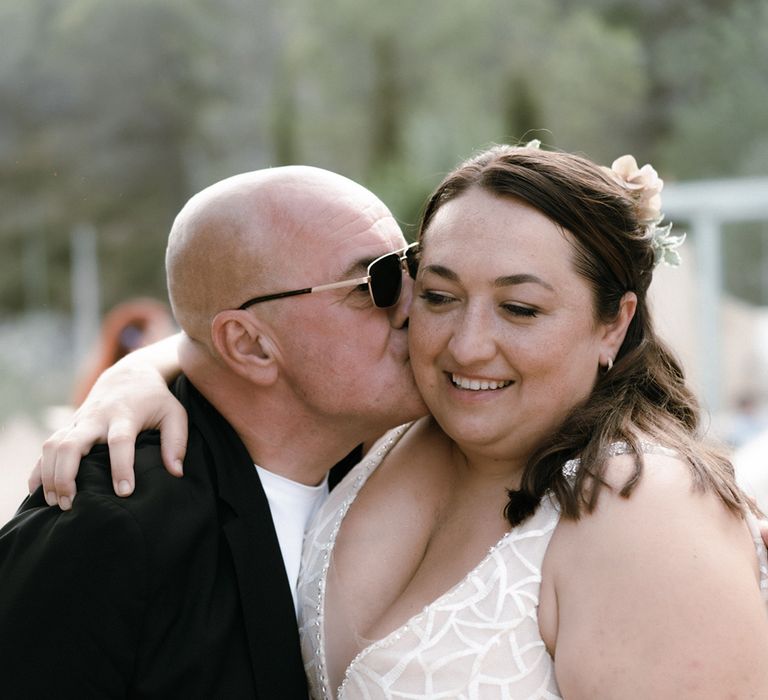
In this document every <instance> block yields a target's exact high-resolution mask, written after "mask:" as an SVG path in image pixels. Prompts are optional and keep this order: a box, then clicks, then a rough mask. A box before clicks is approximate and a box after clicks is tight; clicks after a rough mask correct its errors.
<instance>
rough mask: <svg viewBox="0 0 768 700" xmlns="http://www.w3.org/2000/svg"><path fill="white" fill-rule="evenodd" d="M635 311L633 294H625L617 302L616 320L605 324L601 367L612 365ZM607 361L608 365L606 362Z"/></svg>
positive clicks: (601, 347)
mask: <svg viewBox="0 0 768 700" xmlns="http://www.w3.org/2000/svg"><path fill="white" fill-rule="evenodd" d="M636 309H637V295H636V294H635V293H634V292H625V293H624V296H623V297H621V301H620V302H619V312H618V313H617V314H616V318H615V319H614V320H613V321H611V322H610V323H607V324H605V333H604V335H603V338H602V342H601V344H600V364H601V365H603V366H605V365H609V364H611V365H612V364H613V361H614V359H615V358H616V355H618V353H619V349H620V348H621V344H622V343H623V342H624V337H625V336H626V335H627V329H628V328H629V324H630V323H631V322H632V319H633V318H634V317H635V311H636ZM609 359H610V363H609V362H608V360H609Z"/></svg>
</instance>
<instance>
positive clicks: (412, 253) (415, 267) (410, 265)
mask: <svg viewBox="0 0 768 700" xmlns="http://www.w3.org/2000/svg"><path fill="white" fill-rule="evenodd" d="M405 267H406V268H407V269H408V275H409V277H410V278H411V279H412V280H415V279H416V273H417V272H418V271H419V245H418V244H414V245H410V246H408V248H406V251H405Z"/></svg>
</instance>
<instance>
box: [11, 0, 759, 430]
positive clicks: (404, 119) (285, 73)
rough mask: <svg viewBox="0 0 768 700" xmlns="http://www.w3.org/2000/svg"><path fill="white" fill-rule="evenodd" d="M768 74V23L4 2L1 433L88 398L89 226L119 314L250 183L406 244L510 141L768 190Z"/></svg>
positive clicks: (623, 7)
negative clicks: (78, 369)
mask: <svg viewBox="0 0 768 700" xmlns="http://www.w3.org/2000/svg"><path fill="white" fill-rule="evenodd" d="M766 66H768V1H767V0H643V1H642V2H637V0H581V1H580V2H578V3H576V2H569V1H568V0H475V1H474V2H471V3H470V2H466V3H447V2H445V1H444V0H418V2H410V3H381V2H366V1H365V0H325V2H322V3H317V2H310V0H279V1H278V0H68V1H67V2H59V0H3V2H2V4H0V183H1V186H0V207H1V210H2V217H0V243H1V244H2V251H3V255H2V257H1V258H0V388H2V390H3V391H2V394H3V396H4V397H5V398H4V399H3V400H2V401H0V419H2V417H3V415H4V412H7V411H8V410H10V408H9V407H11V406H13V407H18V406H22V407H24V406H29V407H32V408H34V407H35V406H37V405H42V404H43V403H47V402H52V401H53V402H58V401H65V400H66V399H67V392H68V384H69V382H70V381H71V376H72V372H73V369H74V367H75V366H76V365H77V363H78V361H79V359H80V358H77V357H74V356H73V355H72V352H73V351H72V347H73V340H72V328H71V323H70V322H69V318H70V314H71V313H72V312H73V311H74V309H73V308H72V304H73V302H72V287H73V280H72V278H71V264H70V263H71V260H70V258H71V236H72V232H73V231H74V230H76V229H77V228H78V227H82V226H91V227H93V229H94V230H95V231H96V232H97V246H98V257H99V270H98V274H99V277H98V279H99V290H98V299H97V304H98V307H99V308H100V309H101V310H102V311H105V310H107V309H109V308H111V307H112V306H113V305H114V304H115V303H117V302H119V301H121V300H123V299H126V298H128V297H132V296H135V295H137V294H141V295H152V296H156V297H158V298H161V299H162V298H165V288H164V275H163V251H164V246H165V238H166V234H167V231H168V229H169V226H170V223H171V221H172V219H173V216H174V215H175V213H176V212H177V211H178V209H179V208H180V206H181V205H182V204H183V203H184V201H185V200H186V199H187V198H188V197H189V196H190V195H191V194H192V193H194V192H195V191H197V190H198V189H200V188H201V187H203V186H205V185H207V184H209V183H211V182H213V181H214V180H217V179H219V178H221V177H224V176H227V175H230V174H233V173H235V172H241V171H244V170H251V169H256V168H262V167H267V166H273V165H280V164H285V163H296V162H301V163H309V164H314V165H319V166H322V167H326V168H329V169H332V170H335V171H338V172H341V173H343V174H345V175H347V176H349V177H351V178H353V179H356V180H359V181H360V182H362V183H363V184H365V185H367V186H368V187H370V188H371V189H372V190H374V191H375V192H376V193H377V194H378V195H379V196H380V197H381V198H382V199H383V200H384V201H385V202H387V203H388V204H389V205H390V207H391V208H392V210H393V212H394V213H395V215H396V217H397V218H398V220H399V221H400V222H401V223H402V225H403V227H404V229H405V230H406V233H408V232H410V231H411V229H412V226H413V224H414V223H415V221H416V220H417V218H418V214H419V209H420V206H421V203H422V202H423V201H424V199H425V197H426V195H427V193H428V192H429V191H430V189H431V188H432V187H433V186H434V185H435V184H436V183H437V182H438V181H439V179H440V177H441V175H442V174H443V173H444V172H445V171H447V170H448V169H450V168H451V167H452V166H453V165H454V164H455V163H456V162H457V161H458V160H460V159H461V158H463V157H465V156H467V155H469V154H470V153H471V152H472V151H473V150H475V149H477V148H480V147H483V146H485V145H487V144H489V143H491V142H499V141H517V140H519V139H528V138H533V137H536V138H540V139H541V140H542V141H544V142H545V143H546V144H547V145H550V146H553V147H557V148H563V149H566V150H575V151H579V152H583V153H585V154H587V155H588V156H590V157H592V158H594V159H597V160H598V161H601V162H605V163H610V162H611V160H613V159H614V158H615V157H617V156H618V155H621V154H623V153H627V152H629V153H633V154H635V155H636V156H637V157H638V160H639V161H640V162H641V163H643V162H648V161H650V162H652V163H653V164H654V165H655V166H656V167H657V169H658V170H659V172H660V173H662V175H663V176H664V177H665V179H667V180H675V179H698V178H705V177H727V176H741V175H766V174H768V71H766ZM765 232H766V231H765V226H764V225H762V226H759V225H758V226H755V225H752V226H751V227H750V228H749V229H748V230H745V232H744V235H741V236H738V237H730V236H729V237H728V241H730V240H731V239H732V238H738V245H737V246H733V245H731V244H730V243H729V244H728V246H729V247H728V248H727V251H726V252H727V255H726V263H727V268H726V281H727V284H728V285H729V286H730V288H731V290H732V291H734V292H735V293H736V294H738V295H740V296H742V297H743V298H745V299H746V300H748V301H753V302H763V303H764V302H765V301H766V296H768V294H766V277H767V276H766V275H765V274H764V273H763V272H762V269H763V265H762V260H763V258H764V256H763V246H764V239H765V235H764V234H765ZM20 324H22V325H20ZM22 331H23V332H22Z"/></svg>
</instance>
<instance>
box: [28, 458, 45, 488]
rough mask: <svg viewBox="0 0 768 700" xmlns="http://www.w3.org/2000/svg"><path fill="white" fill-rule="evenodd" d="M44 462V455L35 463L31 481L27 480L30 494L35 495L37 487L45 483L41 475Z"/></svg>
mask: <svg viewBox="0 0 768 700" xmlns="http://www.w3.org/2000/svg"><path fill="white" fill-rule="evenodd" d="M42 462H43V455H42V454H41V455H40V456H39V457H38V458H37V462H35V468H34V469H33V470H32V472H31V473H30V475H29V479H27V488H28V489H29V493H34V492H35V491H37V487H38V486H40V485H41V484H42V483H43V477H42V474H41V470H42Z"/></svg>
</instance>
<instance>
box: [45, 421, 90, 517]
mask: <svg viewBox="0 0 768 700" xmlns="http://www.w3.org/2000/svg"><path fill="white" fill-rule="evenodd" d="M94 441H95V438H94V437H93V436H92V434H91V432H90V431H89V429H88V427H87V424H85V425H77V424H76V425H75V427H73V428H71V429H70V428H62V429H61V430H58V431H56V432H55V433H54V434H53V435H51V437H49V438H48V439H47V440H46V441H45V442H44V443H43V454H42V456H41V458H40V479H41V481H42V484H43V492H44V494H45V500H46V503H48V505H50V506H55V505H58V506H59V507H60V508H61V509H62V510H69V509H70V508H71V507H72V501H73V500H74V498H75V495H76V493H77V487H76V486H75V476H76V475H77V470H78V468H79V466H80V458H81V457H82V456H83V455H84V454H86V453H87V452H88V450H90V448H91V445H92V444H93V443H94Z"/></svg>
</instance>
